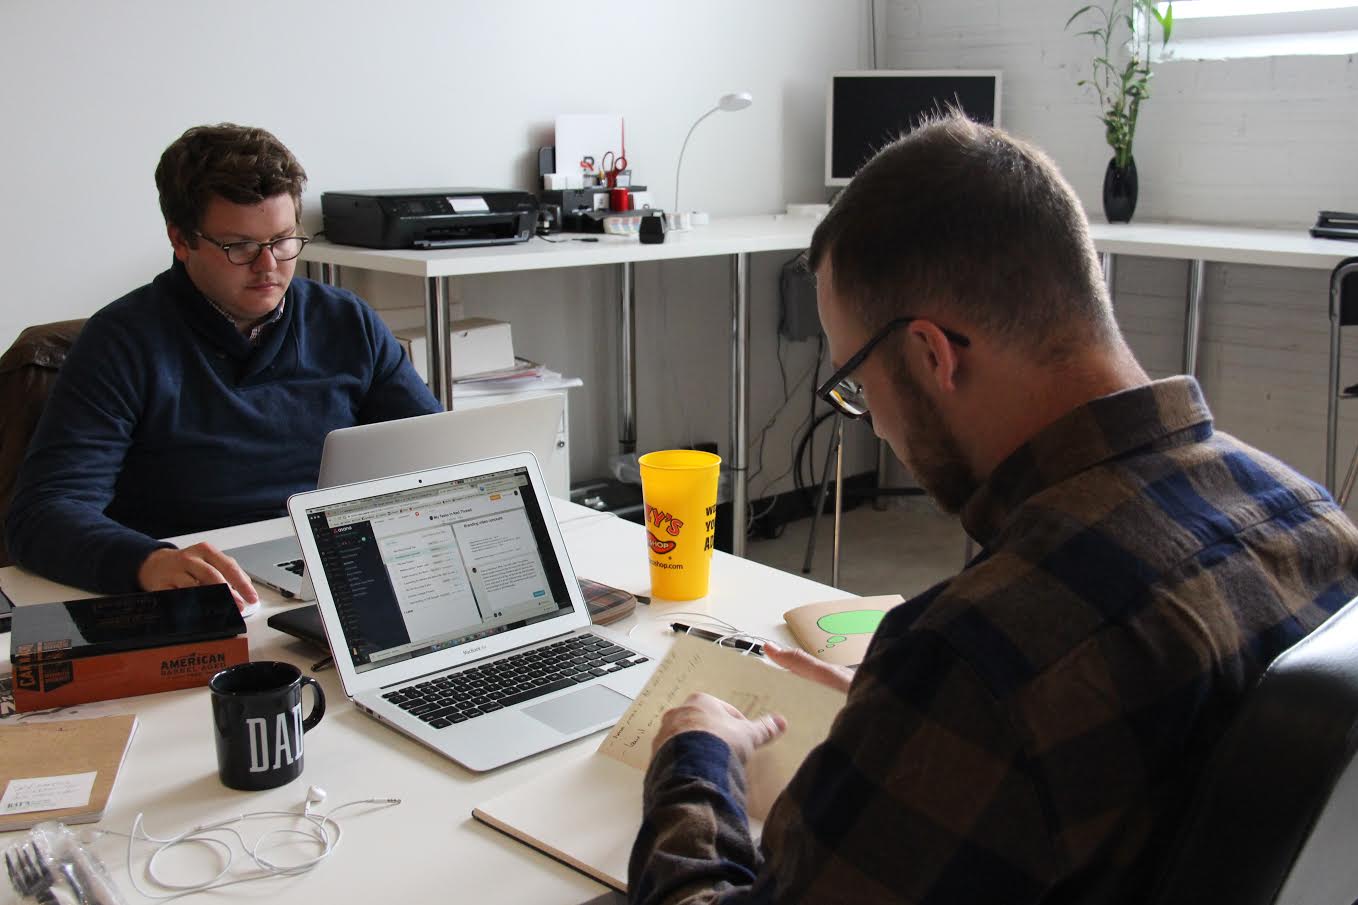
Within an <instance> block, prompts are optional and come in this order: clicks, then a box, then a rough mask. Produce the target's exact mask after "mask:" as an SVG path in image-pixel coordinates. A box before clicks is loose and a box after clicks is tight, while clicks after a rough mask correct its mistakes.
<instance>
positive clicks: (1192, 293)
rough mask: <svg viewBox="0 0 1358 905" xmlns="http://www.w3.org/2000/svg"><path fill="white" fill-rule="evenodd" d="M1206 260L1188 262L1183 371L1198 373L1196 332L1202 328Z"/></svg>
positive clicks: (1194, 374)
mask: <svg viewBox="0 0 1358 905" xmlns="http://www.w3.org/2000/svg"><path fill="white" fill-rule="evenodd" d="M1205 270H1206V262H1204V261H1189V262H1188V311H1187V313H1186V314H1185V316H1184V373H1185V374H1188V375H1190V376H1196V375H1197V373H1198V332H1199V331H1200V330H1201V328H1202V298H1203V293H1204V292H1205V281H1204V280H1203V273H1204V271H1205Z"/></svg>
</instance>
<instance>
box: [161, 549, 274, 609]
mask: <svg viewBox="0 0 1358 905" xmlns="http://www.w3.org/2000/svg"><path fill="white" fill-rule="evenodd" d="M137 583H138V584H140V585H141V587H142V590H144V591H164V590H168V589H170V588H192V587H196V586H198V585H207V584H222V583H225V584H226V586H227V587H228V588H230V589H231V596H232V597H234V598H236V606H237V607H239V608H240V609H242V610H243V609H245V608H246V607H247V606H249V605H251V604H255V603H259V593H258V592H257V591H255V586H254V585H253V584H251V583H250V578H249V576H248V575H246V574H245V571H244V570H243V569H242V568H241V567H240V566H238V565H236V561H235V560H234V559H232V558H231V557H229V556H227V555H226V554H225V553H223V552H222V551H221V550H218V549H217V548H216V547H214V546H212V544H194V545H193V546H192V547H186V548H184V549H183V550H176V549H175V548H173V547H162V548H161V549H159V550H156V551H154V552H153V553H152V554H151V555H150V556H148V557H146V559H144V560H143V561H142V564H141V568H139V569H138V570H137Z"/></svg>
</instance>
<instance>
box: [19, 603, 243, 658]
mask: <svg viewBox="0 0 1358 905" xmlns="http://www.w3.org/2000/svg"><path fill="white" fill-rule="evenodd" d="M12 618H13V629H12V636H11V638H10V649H11V651H12V652H13V656H14V657H15V658H16V659H18V658H19V657H20V656H22V655H24V654H28V655H30V656H33V655H36V657H37V658H38V659H40V660H42V661H44V662H46V661H51V660H64V659H77V658H83V657H94V656H99V655H102V654H111V653H118V652H122V651H133V650H142V649H145V648H152V647H167V646H170V645H175V644H195V643H198V642H202V641H212V640H216V639H220V638H232V637H235V636H236V635H242V634H244V633H245V620H244V619H242V618H241V615H240V610H238V609H237V608H236V601H235V598H233V597H232V596H231V591H230V589H229V588H227V586H226V585H224V584H215V585H206V586H201V587H195V588H183V589H179V590H170V591H148V592H143V593H138V594H120V595H115V596H112V597H91V598H87V599H82V600H67V601H64V602H60V603H39V604H32V605H30V606H21V607H16V608H15V609H14V614H13V617H12Z"/></svg>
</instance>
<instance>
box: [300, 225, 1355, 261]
mask: <svg viewBox="0 0 1358 905" xmlns="http://www.w3.org/2000/svg"><path fill="white" fill-rule="evenodd" d="M816 222H817V221H816V219H815V218H813V217H791V216H786V215H782V214H777V215H760V216H748V217H719V218H716V219H714V220H713V221H712V222H711V223H710V224H709V225H707V226H698V227H694V228H693V229H692V230H688V231H685V232H671V233H669V234H668V235H666V237H665V241H664V242H663V243H661V244H659V245H642V244H641V243H640V242H639V241H638V240H637V239H636V238H634V237H628V236H608V235H601V236H599V237H598V239H599V241H598V242H573V241H570V238H571V237H572V236H573V235H575V234H572V233H562V234H558V235H556V236H554V237H553V238H556V239H562V240H564V241H559V242H557V243H555V244H553V243H549V242H544V241H543V240H542V239H539V238H533V239H530V240H529V241H528V242H523V243H518V244H515V245H494V246H488V247H473V248H449V249H440V250H436V251H417V250H414V249H398V250H384V249H374V248H357V247H355V246H351V245H336V244H334V243H332V242H328V241H326V240H324V239H317V240H316V241H314V242H312V243H311V244H309V245H308V246H307V247H306V248H305V249H304V250H303V251H302V260H303V261H314V262H318V263H324V264H337V265H339V266H341V267H358V268H362V269H364V270H377V271H383V272H387V273H400V274H407V275H410V276H420V277H444V276H466V275H470V274H483V273H503V272H507V271H515V270H542V269H548V268H553V267H585V266H590V265H595V264H622V263H627V262H636V261H662V260H671V259H679V258H699V257H707V256H713V255H730V254H738V253H754V252H762V251H794V250H797V249H802V248H806V247H807V245H809V244H810V242H811V233H812V232H813V231H814V230H815V228H816ZM1089 232H1090V235H1091V236H1092V238H1093V239H1094V247H1095V248H1097V249H1098V250H1099V251H1100V252H1108V253H1110V254H1127V255H1142V256H1145V257H1151V258H1175V259H1179V260H1203V261H1213V262H1219V263H1227V264H1258V265H1263V266H1272V267H1300V268H1307V269H1319V270H1329V269H1331V268H1333V267H1334V266H1335V265H1336V264H1338V263H1339V262H1340V261H1342V260H1343V259H1344V258H1347V257H1352V256H1355V255H1358V243H1354V242H1344V241H1340V240H1338V239H1313V238H1311V236H1310V235H1309V234H1308V233H1307V232H1306V230H1305V229H1303V228H1300V227H1298V228H1296V229H1254V228H1251V227H1242V226H1212V225H1209V224H1196V223H1150V222H1138V223H1103V222H1091V223H1090V225H1089Z"/></svg>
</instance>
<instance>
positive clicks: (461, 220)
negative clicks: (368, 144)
mask: <svg viewBox="0 0 1358 905" xmlns="http://www.w3.org/2000/svg"><path fill="white" fill-rule="evenodd" d="M537 216H538V204H537V200H536V199H535V198H534V197H533V196H532V195H530V194H529V193H528V192H518V191H513V190H503V189H375V190H372V191H363V192H322V193H321V217H322V219H323V221H324V224H325V236H326V238H327V239H329V240H330V241H331V242H337V243H339V244H341V245H362V246H364V247H365V248H453V247H456V246H461V245H508V244H510V243H512V242H527V241H528V239H529V238H530V237H531V236H532V235H533V230H534V229H536V227H537Z"/></svg>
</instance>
